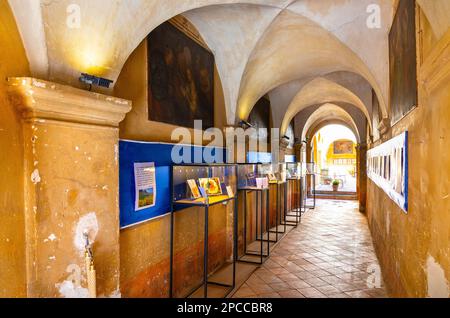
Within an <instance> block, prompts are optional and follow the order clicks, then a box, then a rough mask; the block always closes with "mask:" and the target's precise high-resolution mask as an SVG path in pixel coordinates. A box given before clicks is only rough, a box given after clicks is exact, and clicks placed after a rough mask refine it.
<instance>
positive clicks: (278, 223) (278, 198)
mask: <svg viewBox="0 0 450 318" xmlns="http://www.w3.org/2000/svg"><path fill="white" fill-rule="evenodd" d="M274 185H276V188H277V192H276V216H275V219H276V222H275V230H272V229H270V230H269V234H270V233H272V234H275V240H274V241H272V242H273V243H277V242H278V241H279V236H280V234H286V232H287V229H286V227H287V224H286V222H284V221H283V220H284V219H285V218H286V214H287V189H288V187H287V181H284V182H277V183H272V184H271V186H274ZM281 186H283V188H284V189H283V197H284V204H283V211H281V193H280V188H281ZM280 226H281V227H283V230H282V231H280Z"/></svg>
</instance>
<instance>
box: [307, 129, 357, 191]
mask: <svg viewBox="0 0 450 318" xmlns="http://www.w3.org/2000/svg"><path fill="white" fill-rule="evenodd" d="M356 146H357V139H356V136H355V135H354V133H353V132H352V131H351V130H350V129H349V128H347V127H345V126H342V125H328V126H325V127H323V128H322V129H320V130H319V131H318V132H317V133H316V134H315V135H314V137H313V138H312V141H311V149H312V153H311V158H313V161H314V162H315V164H316V167H317V168H316V173H317V174H318V175H317V177H316V189H315V190H316V193H317V194H319V195H320V194H330V193H339V194H348V195H356V192H357V173H358V172H357V152H356Z"/></svg>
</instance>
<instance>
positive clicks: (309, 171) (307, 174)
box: [304, 162, 316, 212]
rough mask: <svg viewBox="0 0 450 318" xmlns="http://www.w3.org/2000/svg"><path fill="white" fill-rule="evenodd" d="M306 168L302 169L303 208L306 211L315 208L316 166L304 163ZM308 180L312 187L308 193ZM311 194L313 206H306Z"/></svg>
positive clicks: (312, 163)
mask: <svg viewBox="0 0 450 318" xmlns="http://www.w3.org/2000/svg"><path fill="white" fill-rule="evenodd" d="M305 165H306V167H305V169H304V178H305V195H304V207H305V211H304V212H306V209H313V210H314V209H315V208H316V171H315V170H316V164H315V163H314V162H310V163H306V164H305ZM309 180H312V187H311V191H310V187H309V182H308V181H309ZM310 193H311V194H312V198H313V204H312V205H307V201H308V198H309V196H310Z"/></svg>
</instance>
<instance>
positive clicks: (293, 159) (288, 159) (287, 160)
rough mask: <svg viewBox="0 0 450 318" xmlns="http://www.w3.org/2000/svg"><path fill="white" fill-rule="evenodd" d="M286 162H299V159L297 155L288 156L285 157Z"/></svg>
mask: <svg viewBox="0 0 450 318" xmlns="http://www.w3.org/2000/svg"><path fill="white" fill-rule="evenodd" d="M284 162H287V163H294V162H297V157H296V156H295V155H286V156H284Z"/></svg>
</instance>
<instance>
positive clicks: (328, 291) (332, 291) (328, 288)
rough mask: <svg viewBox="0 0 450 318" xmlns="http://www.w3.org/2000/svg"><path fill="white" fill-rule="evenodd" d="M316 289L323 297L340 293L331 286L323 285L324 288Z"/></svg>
mask: <svg viewBox="0 0 450 318" xmlns="http://www.w3.org/2000/svg"><path fill="white" fill-rule="evenodd" d="M316 289H317V290H318V291H320V292H321V293H322V294H324V295H327V296H328V295H332V294H339V293H340V292H341V291H340V290H339V289H337V288H336V287H334V286H332V285H325V286H320V287H316Z"/></svg>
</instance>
